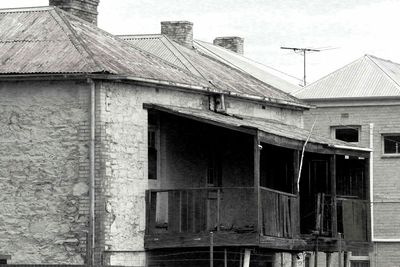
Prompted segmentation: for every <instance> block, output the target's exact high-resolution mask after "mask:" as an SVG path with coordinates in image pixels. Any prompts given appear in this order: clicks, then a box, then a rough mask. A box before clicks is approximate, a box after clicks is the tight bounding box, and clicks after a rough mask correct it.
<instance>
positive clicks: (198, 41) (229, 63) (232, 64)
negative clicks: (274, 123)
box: [195, 40, 297, 97]
mask: <svg viewBox="0 0 400 267" xmlns="http://www.w3.org/2000/svg"><path fill="white" fill-rule="evenodd" d="M195 42H196V43H197V44H198V45H199V46H201V47H202V48H203V49H205V50H207V51H209V52H210V53H211V54H213V55H215V56H216V57H218V58H220V59H222V60H223V61H225V62H227V63H228V65H231V66H233V67H235V68H237V69H238V70H240V71H242V72H244V73H247V74H248V75H250V76H251V77H253V78H255V79H257V80H259V81H261V82H263V83H265V84H267V85H269V86H271V87H273V88H274V89H276V90H279V91H281V92H282V93H284V94H286V95H288V96H289V97H293V95H292V94H291V93H288V92H286V91H284V90H281V89H279V88H277V87H276V86H273V85H271V84H268V83H266V82H264V81H262V80H260V79H258V78H257V77H254V76H253V75H252V74H251V73H249V72H248V71H246V70H244V69H243V68H241V67H239V66H237V64H234V63H232V62H231V61H230V60H227V59H225V58H223V57H221V56H219V55H218V54H216V53H214V52H213V51H211V50H210V49H208V48H207V47H205V46H204V45H202V44H201V42H204V43H208V44H210V45H213V46H216V47H217V48H221V49H222V50H224V51H226V52H228V53H232V54H233V55H235V56H238V57H243V58H244V59H246V60H249V61H250V62H252V63H253V64H254V63H256V64H259V65H262V66H264V67H266V68H270V69H273V70H275V71H278V72H280V73H282V74H284V75H286V76H289V75H287V74H286V73H284V72H282V71H279V70H277V69H274V68H272V67H269V66H267V65H264V64H262V63H260V62H257V61H255V60H253V59H251V58H248V57H246V56H244V55H239V54H237V53H235V52H232V51H231V50H229V49H226V48H224V47H219V46H217V45H214V44H212V43H209V42H205V41H201V40H195ZM225 64H226V63H225ZM267 73H268V74H269V75H271V76H274V77H276V78H278V79H281V80H283V81H285V82H287V83H289V84H291V83H290V82H288V81H286V80H284V79H282V78H280V77H278V76H276V75H274V74H272V73H269V72H267ZM289 77H290V76H289ZM292 78H296V77H292ZM296 79H297V78H296ZM293 87H295V85H294V84H293Z"/></svg>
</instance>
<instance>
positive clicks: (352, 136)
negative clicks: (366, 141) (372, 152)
mask: <svg viewBox="0 0 400 267" xmlns="http://www.w3.org/2000/svg"><path fill="white" fill-rule="evenodd" d="M359 130H360V129H359V127H355V126H348V127H345V128H335V138H336V139H338V140H342V141H345V142H352V143H356V142H359Z"/></svg>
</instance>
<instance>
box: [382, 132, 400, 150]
mask: <svg viewBox="0 0 400 267" xmlns="http://www.w3.org/2000/svg"><path fill="white" fill-rule="evenodd" d="M383 153H384V154H400V134H387V135H386V134H385V135H383Z"/></svg>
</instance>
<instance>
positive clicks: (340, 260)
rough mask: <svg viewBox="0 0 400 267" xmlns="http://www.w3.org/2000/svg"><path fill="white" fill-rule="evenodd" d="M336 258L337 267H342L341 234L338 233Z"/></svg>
mask: <svg viewBox="0 0 400 267" xmlns="http://www.w3.org/2000/svg"><path fill="white" fill-rule="evenodd" d="M338 236H339V238H338V251H339V253H338V257H339V261H338V262H339V265H338V266H339V267H342V233H338Z"/></svg>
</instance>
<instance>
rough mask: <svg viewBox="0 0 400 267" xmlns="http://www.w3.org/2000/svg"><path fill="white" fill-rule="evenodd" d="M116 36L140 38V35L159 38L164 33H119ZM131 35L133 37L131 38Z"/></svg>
mask: <svg viewBox="0 0 400 267" xmlns="http://www.w3.org/2000/svg"><path fill="white" fill-rule="evenodd" d="M115 36H116V37H119V38H124V39H138V38H140V37H148V39H150V38H152V39H157V38H160V37H162V36H163V34H157V33H154V34H151V33H149V34H117V35H115ZM129 37H131V38H129ZM141 39H142V38H141Z"/></svg>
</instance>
